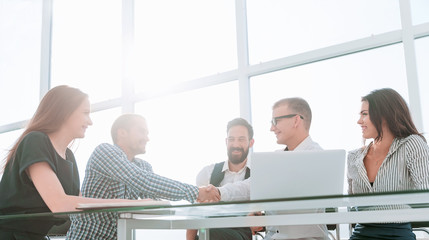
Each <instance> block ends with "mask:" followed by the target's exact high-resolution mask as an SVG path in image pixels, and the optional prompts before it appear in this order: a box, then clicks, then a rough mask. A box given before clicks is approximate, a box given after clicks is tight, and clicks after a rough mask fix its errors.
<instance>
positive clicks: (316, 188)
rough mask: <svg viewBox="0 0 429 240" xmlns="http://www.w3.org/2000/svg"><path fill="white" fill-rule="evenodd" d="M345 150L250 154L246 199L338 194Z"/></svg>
mask: <svg viewBox="0 0 429 240" xmlns="http://www.w3.org/2000/svg"><path fill="white" fill-rule="evenodd" d="M345 155H346V151H345V150H323V151H296V152H294V151H279V152H254V153H252V155H251V169H252V174H251V182H250V199H251V200H260V199H274V198H292V197H309V196H326V195H341V194H343V188H344V175H345V162H346V161H345Z"/></svg>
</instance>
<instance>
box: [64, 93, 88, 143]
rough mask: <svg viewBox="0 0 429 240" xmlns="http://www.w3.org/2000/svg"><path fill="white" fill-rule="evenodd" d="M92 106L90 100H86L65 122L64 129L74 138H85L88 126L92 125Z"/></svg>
mask: <svg viewBox="0 0 429 240" xmlns="http://www.w3.org/2000/svg"><path fill="white" fill-rule="evenodd" d="M90 112H91V105H90V103H89V100H88V98H85V99H84V100H83V101H82V103H81V104H80V105H79V107H78V108H76V110H75V111H74V112H73V113H72V114H71V115H70V117H69V118H68V119H67V120H66V121H65V122H64V124H63V128H64V129H67V131H68V132H69V133H70V136H71V137H72V138H83V137H85V131H86V129H87V128H88V126H91V125H92V120H91V117H90V116H89V114H90Z"/></svg>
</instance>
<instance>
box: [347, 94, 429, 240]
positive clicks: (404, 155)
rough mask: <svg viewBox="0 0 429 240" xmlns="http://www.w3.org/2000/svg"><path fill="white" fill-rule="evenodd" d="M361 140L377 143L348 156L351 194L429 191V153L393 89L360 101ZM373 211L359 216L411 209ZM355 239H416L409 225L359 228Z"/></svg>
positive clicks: (397, 224) (370, 225)
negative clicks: (375, 212)
mask: <svg viewBox="0 0 429 240" xmlns="http://www.w3.org/2000/svg"><path fill="white" fill-rule="evenodd" d="M357 123H358V124H359V125H360V126H361V128H362V137H363V138H364V139H365V140H367V139H373V141H372V142H371V143H369V144H368V145H366V146H364V147H362V148H359V149H356V150H353V151H351V152H349V154H348V163H347V165H348V172H347V179H348V183H349V188H348V192H349V194H356V193H373V192H394V191H407V190H417V189H429V147H428V145H427V143H426V139H425V138H424V137H423V136H422V135H421V134H420V133H419V132H418V131H417V128H416V127H415V125H414V123H413V121H412V118H411V114H410V111H409V108H408V106H407V104H406V102H405V100H404V99H403V98H402V96H401V95H400V94H399V93H398V92H396V91H395V90H393V89H390V88H383V89H377V90H374V91H372V92H371V93H369V94H368V95H366V96H364V97H362V106H361V111H360V118H359V120H358V122H357ZM407 207H408V206H405V205H401V206H399V205H395V206H373V207H368V208H365V209H359V210H373V209H397V208H407ZM350 239H351V240H355V239H401V240H408V239H416V236H415V235H414V233H413V232H412V229H411V224H410V223H382V224H371V223H370V224H359V223H358V224H357V225H356V227H355V229H354V231H353V234H352V236H351V237H350Z"/></svg>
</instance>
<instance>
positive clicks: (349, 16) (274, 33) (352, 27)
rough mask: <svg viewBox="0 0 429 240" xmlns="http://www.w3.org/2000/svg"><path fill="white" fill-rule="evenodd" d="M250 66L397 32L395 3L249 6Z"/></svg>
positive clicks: (278, 1) (334, 0) (277, 0)
mask: <svg viewBox="0 0 429 240" xmlns="http://www.w3.org/2000/svg"><path fill="white" fill-rule="evenodd" d="M247 8H248V24H249V25H248V28H249V53H250V62H251V63H252V64H257V63H260V62H265V61H268V60H273V59H276V58H281V57H285V56H291V55H294V54H298V53H302V52H306V51H309V50H314V49H317V48H322V47H327V46H331V45H335V44H339V43H342V42H347V41H352V40H355V39H359V38H365V37H369V36H372V35H375V34H380V33H384V32H388V31H392V30H397V29H400V27H401V21H400V16H399V2H398V1H390V0H383V1H371V0H365V1H338V0H327V1H326V0H325V1H318V0H310V1H308V0H307V1H283V0H271V1H252V0H250V1H248V3H247Z"/></svg>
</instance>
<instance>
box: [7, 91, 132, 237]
mask: <svg viewBox="0 0 429 240" xmlns="http://www.w3.org/2000/svg"><path fill="white" fill-rule="evenodd" d="M90 125H92V121H91V118H90V103H89V100H88V96H87V95H86V94H85V93H83V92H81V91H80V90H79V89H76V88H72V87H68V86H57V87H54V88H52V89H51V90H50V91H48V93H47V94H46V95H45V96H44V97H43V99H42V100H41V102H40V104H39V106H38V108H37V110H36V112H35V114H34V116H33V117H32V119H31V120H30V121H29V123H28V126H27V127H26V128H25V130H24V132H23V133H22V135H21V136H20V137H19V138H18V140H17V141H16V143H15V144H14V145H13V147H12V148H11V150H10V151H9V154H8V155H7V158H6V164H5V166H4V169H3V177H2V179H1V182H0V193H1V194H0V214H1V215H7V214H24V213H41V212H67V211H76V207H77V205H78V204H79V203H91V202H106V201H108V202H112V201H115V200H112V199H104V200H103V199H92V198H83V197H79V194H80V190H79V186H80V180H79V173H78V168H77V165H76V161H75V158H74V155H73V153H72V151H71V150H70V149H69V148H68V146H69V144H70V143H71V142H72V141H73V140H74V139H76V138H83V137H84V136H85V131H86V128H87V127H88V126H90ZM118 201H124V200H123V199H122V200H120V199H118ZM54 224H55V221H53V220H52V219H48V220H46V219H37V220H34V219H33V220H32V219H27V220H25V219H24V220H15V221H12V220H10V221H0V239H2V240H5V239H44V236H45V235H46V233H47V232H48V230H49V229H50V228H51V227H52V226H53V225H54Z"/></svg>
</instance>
